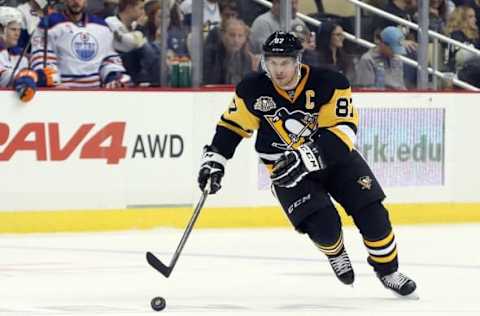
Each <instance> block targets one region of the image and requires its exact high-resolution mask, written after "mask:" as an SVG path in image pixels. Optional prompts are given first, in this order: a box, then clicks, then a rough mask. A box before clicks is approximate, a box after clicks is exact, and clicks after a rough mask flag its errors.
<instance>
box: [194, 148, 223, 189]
mask: <svg viewBox="0 0 480 316" xmlns="http://www.w3.org/2000/svg"><path fill="white" fill-rule="evenodd" d="M226 163H227V159H226V158H225V157H223V156H222V155H220V154H219V153H217V152H216V150H215V148H214V147H212V146H208V145H207V146H205V147H203V155H202V161H201V164H200V171H199V173H198V186H199V187H200V190H202V191H203V190H204V189H205V187H206V186H207V183H208V180H210V192H209V193H210V194H215V193H217V191H218V190H220V188H221V187H222V185H221V182H222V178H223V175H224V174H225V164H226Z"/></svg>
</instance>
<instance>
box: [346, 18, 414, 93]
mask: <svg viewBox="0 0 480 316" xmlns="http://www.w3.org/2000/svg"><path fill="white" fill-rule="evenodd" d="M404 39H405V37H404V35H403V33H402V31H401V30H400V29H399V28H398V27H395V26H388V27H386V28H385V29H383V30H382V31H381V32H380V34H379V35H377V36H376V40H377V46H375V47H374V48H372V49H370V50H369V51H368V52H366V53H365V54H364V55H362V57H361V58H360V60H359V62H358V63H357V65H356V67H355V73H356V76H355V79H354V86H355V87H361V88H373V89H395V90H405V89H406V87H405V82H404V79H403V62H402V60H401V59H400V58H399V57H398V55H404V54H406V49H405V47H404V45H403V41H404Z"/></svg>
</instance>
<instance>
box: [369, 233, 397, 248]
mask: <svg viewBox="0 0 480 316" xmlns="http://www.w3.org/2000/svg"><path fill="white" fill-rule="evenodd" d="M392 239H393V230H392V231H391V232H390V234H388V236H387V237H385V238H383V239H381V240H378V241H368V240H366V239H364V240H363V242H364V243H365V245H367V246H368V247H371V248H378V247H385V246H387V245H388V244H389V243H390V242H391V241H392Z"/></svg>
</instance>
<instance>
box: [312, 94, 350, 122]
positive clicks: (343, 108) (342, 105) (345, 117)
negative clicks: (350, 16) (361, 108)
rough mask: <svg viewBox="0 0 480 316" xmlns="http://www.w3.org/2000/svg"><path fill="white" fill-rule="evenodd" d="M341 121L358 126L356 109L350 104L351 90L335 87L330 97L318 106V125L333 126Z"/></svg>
mask: <svg viewBox="0 0 480 316" xmlns="http://www.w3.org/2000/svg"><path fill="white" fill-rule="evenodd" d="M341 123H350V124H353V125H355V127H357V126H358V111H357V109H356V108H355V107H354V106H353V104H352V90H351V89H350V88H348V89H336V90H335V92H334V93H333V96H332V98H331V99H330V101H328V102H327V103H326V104H324V105H323V106H322V107H321V108H320V112H319V113H318V126H319V127H333V126H335V125H338V124H341Z"/></svg>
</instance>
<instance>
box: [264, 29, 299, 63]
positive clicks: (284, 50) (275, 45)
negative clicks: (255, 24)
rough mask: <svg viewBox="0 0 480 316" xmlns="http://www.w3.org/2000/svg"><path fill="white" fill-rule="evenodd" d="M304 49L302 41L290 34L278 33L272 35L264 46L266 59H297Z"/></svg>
mask: <svg viewBox="0 0 480 316" xmlns="http://www.w3.org/2000/svg"><path fill="white" fill-rule="evenodd" d="M302 49H303V46H302V43H301V42H300V40H299V39H298V38H297V37H296V36H295V35H293V33H290V32H283V31H277V32H274V33H272V34H271V35H270V36H269V37H268V38H267V40H266V41H265V43H264V44H263V53H264V55H265V57H269V56H279V57H294V58H297V57H298V56H299V55H300V53H301V51H302Z"/></svg>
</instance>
